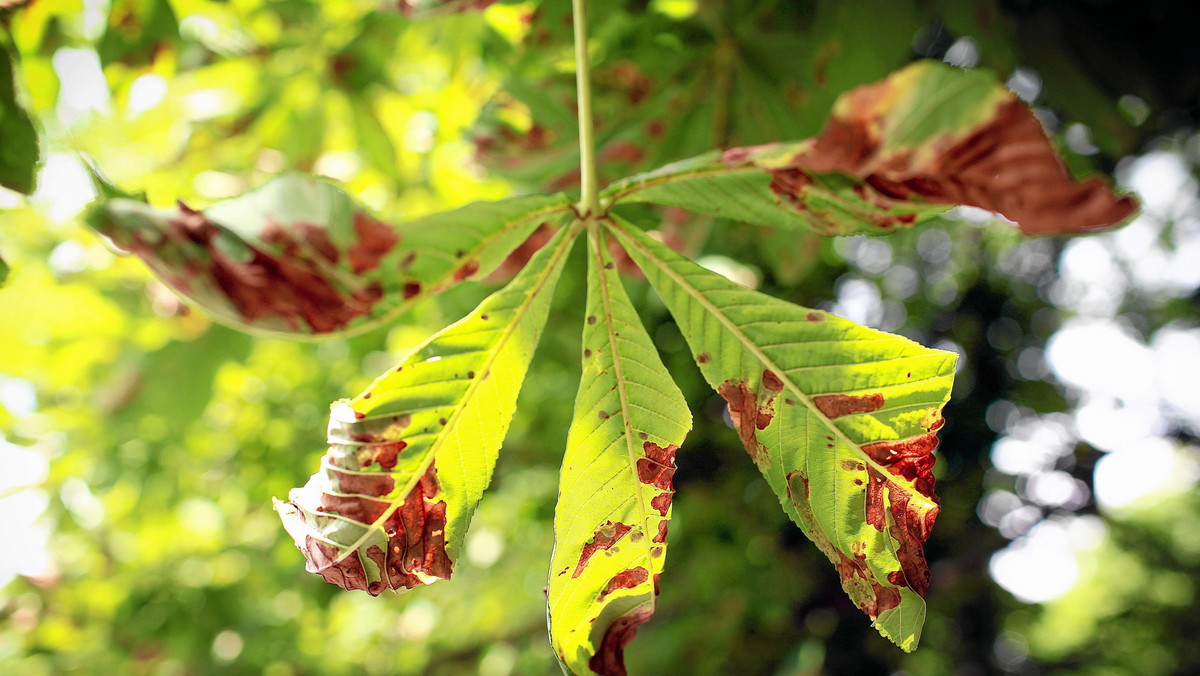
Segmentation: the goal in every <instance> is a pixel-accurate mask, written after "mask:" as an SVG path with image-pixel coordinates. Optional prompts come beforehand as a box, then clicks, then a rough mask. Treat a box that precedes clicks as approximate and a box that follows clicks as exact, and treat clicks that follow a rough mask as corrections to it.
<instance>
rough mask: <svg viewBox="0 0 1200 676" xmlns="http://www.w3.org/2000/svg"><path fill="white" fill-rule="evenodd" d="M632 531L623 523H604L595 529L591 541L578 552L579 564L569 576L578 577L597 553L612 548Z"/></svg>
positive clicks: (630, 527)
mask: <svg viewBox="0 0 1200 676" xmlns="http://www.w3.org/2000/svg"><path fill="white" fill-rule="evenodd" d="M630 530H632V526H629V525H627V524H623V523H613V522H612V521H606V522H605V523H604V525H603V526H600V527H599V528H597V529H596V532H595V533H593V534H592V539H591V540H589V541H588V542H587V543H586V544H584V545H583V549H582V550H580V552H579V563H578V564H576V565H575V572H574V573H572V574H571V577H572V578H576V577H579V576H580V575H582V574H583V570H584V569H585V568H586V567H587V563H588V561H590V560H591V558H592V557H593V556H595V555H596V553H597V552H602V551H605V550H607V549H608V548H610V547H612V546H613V545H615V544H616V543H617V540H620V539H621V538H622V537H624V536H625V534H626V533H628V532H629V531H630Z"/></svg>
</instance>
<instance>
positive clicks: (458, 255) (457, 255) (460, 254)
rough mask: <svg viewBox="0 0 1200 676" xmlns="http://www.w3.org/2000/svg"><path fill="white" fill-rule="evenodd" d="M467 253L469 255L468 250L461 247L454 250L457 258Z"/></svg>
mask: <svg viewBox="0 0 1200 676" xmlns="http://www.w3.org/2000/svg"><path fill="white" fill-rule="evenodd" d="M466 255H467V252H466V251H463V250H462V249H459V250H458V251H455V252H454V257H455V258H462V257H463V256H466Z"/></svg>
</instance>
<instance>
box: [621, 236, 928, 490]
mask: <svg viewBox="0 0 1200 676" xmlns="http://www.w3.org/2000/svg"><path fill="white" fill-rule="evenodd" d="M606 223H607V224H608V226H609V227H610V228H612V229H614V230H615V231H617V232H618V234H619V235H622V240H623V241H626V242H629V244H631V245H632V246H634V247H636V248H637V249H638V251H640V252H641V253H642V254H643V255H644V256H646V258H648V259H649V260H651V261H653V262H654V264H655V265H656V266H657V267H658V269H659V270H661V271H662V272H663V274H665V275H667V276H668V277H670V278H671V280H672V281H673V282H675V283H676V284H677V285H678V286H679V287H680V288H682V289H683V290H684V291H685V292H686V293H687V294H688V295H689V296H691V297H692V299H693V300H695V301H696V302H697V303H699V304H700V305H701V306H702V307H703V308H704V309H705V310H706V311H708V313H709V314H711V315H712V316H713V317H715V318H716V319H717V321H718V322H720V323H721V324H722V325H723V326H724V327H725V328H726V329H727V330H728V331H729V332H730V333H732V334H733V336H734V337H735V338H736V339H737V340H738V342H740V343H741V344H742V345H743V347H744V348H745V349H746V350H747V351H748V352H750V353H751V354H752V355H753V356H754V357H755V358H756V359H758V360H759V362H761V363H762V365H763V366H764V367H766V368H768V369H770V370H771V372H772V373H774V374H775V375H776V376H778V377H779V379H780V381H782V382H783V385H784V387H786V388H788V389H790V390H791V391H792V394H794V395H796V397H798V398H799V400H800V403H802V404H804V406H805V407H806V408H808V409H809V413H810V414H811V415H812V416H814V417H815V418H816V419H817V420H818V421H819V422H821V423H822V424H823V425H825V426H826V427H828V428H829V429H831V430H832V431H833V433H834V434H835V435H836V436H837V437H838V438H839V439H840V440H842V441H843V442H845V443H846V444H847V445H848V446H849V447H850V448H851V449H853V450H854V452H855V453H856V454H858V455H859V456H860V457H861V459H862V461H863V462H864V463H866V465H867V466H868V467H872V468H874V469H875V471H877V472H880V473H881V474H882V475H883V476H886V477H888V479H889V481H891V482H893V483H897V484H900V485H902V486H905V487H906V488H909V489H911V490H910V491H909V492H910V493H912V495H913V496H914V497H915V496H920V501H921V502H922V503H924V504H925V505H926V506H927V507H929V508H931V507H935V506H936V503H934V502H933V501H932V500H930V499H929V498H928V497H927V496H926V495H925V494H924V493H922V492H921V491H919V490H917V489H916V486H915V485H914V484H913V483H912V482H911V481H908V480H907V479H904V478H903V477H900V476H897V475H895V474H894V473H892V472H890V471H888V469H887V468H886V467H884V466H883V465H881V464H879V463H878V462H876V461H875V460H874V459H873V458H872V457H871V456H869V455H867V454H866V452H865V451H863V450H862V446H860V445H859V444H857V443H855V442H854V441H853V440H852V439H851V438H850V437H849V436H848V435H847V434H846V433H845V432H843V431H842V430H841V429H840V428H839V427H838V426H837V425H835V424H833V421H832V420H831V419H830V418H829V417H828V416H826V415H825V414H824V413H822V412H821V410H820V409H819V408H817V407H816V405H815V404H814V403H813V401H812V398H811V397H809V395H808V394H806V393H804V392H802V391H801V390H800V388H799V387H797V386H796V384H795V383H794V382H792V379H791V378H789V377H788V375H787V373H786V372H785V371H783V370H782V369H780V368H779V366H777V365H776V364H775V362H774V361H772V360H771V359H770V358H769V357H768V356H767V355H766V354H765V353H764V352H763V351H762V350H760V349H759V348H758V346H757V345H755V344H754V342H753V341H752V340H750V338H749V337H748V336H747V335H746V334H745V333H743V332H742V330H741V328H740V327H739V326H738V325H737V324H735V323H733V321H732V320H730V319H729V318H728V317H727V316H726V315H725V313H723V312H722V311H721V310H720V308H718V307H716V306H715V305H713V304H712V303H710V302H708V299H707V298H705V297H704V295H703V294H701V293H700V292H699V291H698V290H697V289H696V288H695V287H693V286H692V285H691V284H689V283H688V282H687V280H686V279H684V278H683V277H681V276H680V275H679V274H677V273H676V272H675V270H673V269H672V268H671V267H670V266H669V265H666V264H665V262H664V261H663V260H662V259H660V258H659V257H658V256H656V255H654V253H653V252H652V251H650V250H649V249H647V248H646V247H645V245H643V244H642V243H641V242H639V241H637V240H636V239H634V238H633V237H632V236H631V235H629V233H627V232H625V227H624V226H623V225H621V224H618V223H617V222H616V221H614V220H612V219H611V218H609V219H607V220H606Z"/></svg>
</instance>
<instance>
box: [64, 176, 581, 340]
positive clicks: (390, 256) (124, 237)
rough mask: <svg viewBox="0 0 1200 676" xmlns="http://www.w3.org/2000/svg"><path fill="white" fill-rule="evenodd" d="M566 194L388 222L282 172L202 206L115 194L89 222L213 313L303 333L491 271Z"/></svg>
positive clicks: (375, 313)
mask: <svg viewBox="0 0 1200 676" xmlns="http://www.w3.org/2000/svg"><path fill="white" fill-rule="evenodd" d="M568 201H569V200H568V199H567V197H566V196H565V195H547V196H529V197H516V198H512V199H508V200H503V201H500V202H477V203H475V204H470V205H467V206H465V207H462V208H461V209H458V210H456V211H450V212H446V213H442V214H436V215H433V216H428V217H424V218H419V219H416V220H413V221H409V222H405V223H402V224H400V225H398V226H393V225H389V224H386V223H383V222H381V221H378V220H376V219H375V218H373V217H372V216H370V215H369V214H368V213H367V212H366V211H365V210H363V209H362V208H361V207H360V206H358V205H357V204H356V203H355V202H354V200H353V199H352V198H351V197H350V196H349V195H347V194H346V193H345V192H343V191H342V190H341V189H339V188H337V187H336V186H334V185H332V184H329V183H326V182H323V181H318V180H315V179H312V178H309V177H305V176H301V175H298V174H289V175H284V176H281V177H278V178H275V179H274V180H272V181H270V182H268V183H266V184H265V185H263V186H262V187H260V188H258V189H257V190H254V191H252V192H249V193H246V194H245V195H242V196H240V197H237V198H234V199H231V200H226V201H223V202H219V203H217V204H215V205H213V206H212V207H210V208H208V209H206V210H205V211H203V212H198V211H194V210H192V209H189V208H188V207H186V206H184V205H183V204H182V203H181V204H180V205H179V208H178V210H176V211H163V210H158V209H154V208H152V207H150V206H148V205H146V204H144V203H141V202H138V201H136V200H129V199H120V198H116V199H106V200H104V201H102V202H101V203H100V204H99V205H98V206H96V207H93V209H92V211H91V213H90V214H89V216H88V221H89V223H90V224H91V226H92V227H93V228H95V229H96V230H98V231H99V232H101V233H103V234H105V235H107V236H108V237H110V238H112V240H113V241H114V242H115V243H116V244H117V245H118V246H120V247H122V248H124V249H128V250H129V251H132V252H133V253H136V254H137V255H138V256H140V257H141V258H142V259H143V260H145V261H146V263H147V265H149V266H150V268H151V269H152V270H154V272H155V273H156V274H157V275H158V276H159V277H161V278H162V279H163V280H164V281H166V282H167V283H168V284H169V285H170V286H171V287H172V288H173V289H175V291H176V292H178V293H179V294H180V295H182V296H183V297H184V298H187V299H188V300H191V301H192V302H194V303H195V304H197V305H199V306H200V307H202V308H204V309H205V310H207V311H208V312H210V313H211V314H212V315H214V316H215V317H216V318H217V319H219V320H221V321H223V322H225V323H227V324H230V325H233V326H235V327H237V328H241V329H247V330H251V331H253V332H257V333H266V334H276V335H285V336H288V337H299V336H305V335H334V334H342V335H344V334H349V333H358V332H361V331H363V330H366V329H369V328H371V327H374V326H377V325H379V324H380V323H382V322H384V321H387V320H388V319H391V318H393V317H395V316H397V315H398V314H400V313H401V312H404V311H405V310H407V309H408V308H409V307H410V306H411V304H412V303H414V302H416V301H417V300H419V299H421V298H424V297H425V296H428V295H430V294H433V293H438V292H440V291H442V290H443V289H445V288H447V287H449V286H451V285H453V284H455V283H458V282H461V281H464V280H466V279H473V278H477V277H479V276H482V275H486V274H487V273H489V272H492V271H493V270H495V269H496V268H497V267H499V266H500V264H501V263H503V262H504V260H505V258H506V257H507V256H508V255H509V254H510V253H511V252H512V251H513V250H514V249H516V248H517V247H518V246H520V244H521V243H522V242H524V241H525V240H526V239H527V238H529V236H530V235H531V234H532V233H533V232H534V231H535V230H537V228H538V227H539V226H541V225H542V224H544V223H548V222H549V223H557V222H559V221H560V220H561V219H562V217H563V216H564V215H565V214H566V213H567V210H568Z"/></svg>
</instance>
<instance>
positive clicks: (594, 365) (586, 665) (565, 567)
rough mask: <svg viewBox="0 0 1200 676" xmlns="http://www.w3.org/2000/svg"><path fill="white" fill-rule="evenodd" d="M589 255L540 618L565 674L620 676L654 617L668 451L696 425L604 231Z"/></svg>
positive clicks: (666, 509)
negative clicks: (579, 354) (577, 369)
mask: <svg viewBox="0 0 1200 676" xmlns="http://www.w3.org/2000/svg"><path fill="white" fill-rule="evenodd" d="M589 252H590V255H589V257H588V296H587V319H586V323H585V325H584V327H583V348H584V349H583V377H582V379H581V381H580V384H579V393H578V395H577V396H576V398H575V417H574V421H573V422H572V423H571V430H570V432H569V433H568V436H567V452H566V455H565V456H564V458H563V466H562V473H561V475H560V478H559V493H558V507H557V509H556V511H555V517H554V554H553V557H552V560H551V564H550V581H549V585H548V587H547V617H548V619H549V623H550V640H551V642H552V643H553V645H554V651H555V653H556V654H557V655H558V658H559V660H561V662H562V664H563V665H564V666H565V667H566V668H567V669H568V670H570V671H571V672H572V673H576V674H585V673H597V674H624V673H625V666H624V649H625V645H626V644H628V643H629V641H631V640H632V639H633V637H634V634H635V633H637V628H638V626H639V625H641V624H642V623H644V622H645V621H647V620H649V619H650V617H651V616H652V615H653V614H654V606H655V599H656V597H657V596H658V580H659V575H660V574H661V573H662V570H663V562H664V560H665V558H666V556H665V554H666V546H667V545H666V539H667V524H668V522H669V521H670V518H671V500H672V497H673V496H674V491H673V488H672V483H671V479H672V475H673V474H674V473H675V452H676V450H677V449H678V448H679V446H680V445H681V444H682V443H683V439H684V437H685V436H686V435H687V432H688V430H689V429H691V426H692V417H691V414H690V413H689V412H688V409H687V403H686V402H685V401H684V399H683V393H682V392H680V391H679V388H678V387H676V386H675V383H674V382H673V381H672V380H671V376H670V374H669V373H668V372H667V370H666V367H664V366H663V364H662V361H660V360H659V357H658V352H657V351H656V350H655V348H654V343H652V342H651V340H650V336H648V335H647V334H646V330H645V329H644V328H643V327H642V324H641V322H640V320H639V319H638V316H637V313H636V312H635V311H634V309H633V305H632V304H631V303H630V302H629V298H628V296H626V295H625V290H624V289H623V288H622V286H621V282H620V279H619V275H618V273H617V270H616V266H615V265H614V264H613V260H612V258H611V256H610V255H609V253H608V249H607V247H606V246H604V245H603V244H602V242H601V235H600V233H594V234H593V236H592V237H591V238H590V241H589Z"/></svg>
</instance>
